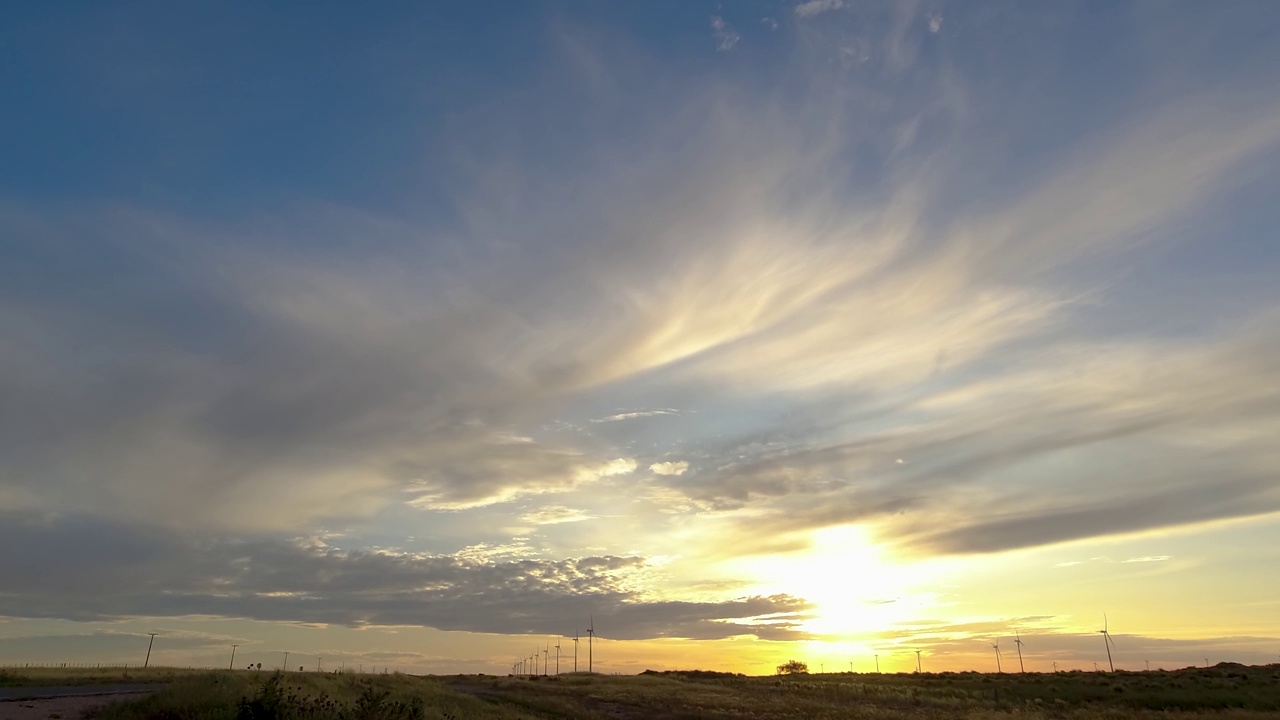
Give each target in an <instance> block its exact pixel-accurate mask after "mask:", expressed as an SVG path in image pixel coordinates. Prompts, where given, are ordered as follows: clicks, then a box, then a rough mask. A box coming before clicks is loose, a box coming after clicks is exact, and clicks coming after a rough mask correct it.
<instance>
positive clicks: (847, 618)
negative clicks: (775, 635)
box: [734, 525, 932, 643]
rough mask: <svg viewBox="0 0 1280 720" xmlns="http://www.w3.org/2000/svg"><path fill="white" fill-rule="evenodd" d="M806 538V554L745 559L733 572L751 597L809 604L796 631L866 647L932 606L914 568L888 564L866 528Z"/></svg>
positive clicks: (820, 532) (833, 530) (854, 527)
mask: <svg viewBox="0 0 1280 720" xmlns="http://www.w3.org/2000/svg"><path fill="white" fill-rule="evenodd" d="M810 539H811V544H810V547H809V548H808V550H805V551H802V552H797V553H786V554H777V555H765V556H756V557H752V558H745V559H742V560H739V561H737V562H736V565H735V568H734V569H735V570H737V571H738V572H740V573H742V574H743V575H745V576H747V577H749V578H751V579H752V580H754V581H755V584H754V585H753V586H752V592H758V593H761V594H774V593H786V594H788V595H794V596H796V597H800V598H803V599H805V600H808V601H809V602H811V603H813V605H814V613H813V616H812V617H811V618H809V619H808V620H806V621H805V622H804V623H803V625H802V626H801V628H800V629H802V630H804V631H806V632H809V633H812V634H814V635H818V636H821V637H822V638H824V639H825V640H826V641H828V642H848V641H857V642H859V643H866V642H870V641H874V639H875V638H877V637H879V636H881V635H882V634H883V633H886V632H887V631H889V630H891V628H892V627H893V626H895V625H896V624H898V623H902V622H904V621H907V620H910V619H912V618H914V617H919V613H920V612H921V610H923V609H924V607H925V606H927V605H929V604H931V601H932V595H931V594H929V593H920V592H917V587H918V584H919V580H920V578H919V575H920V573H919V571H918V569H917V568H914V567H911V566H909V565H904V564H897V563H894V562H892V561H890V560H889V559H887V558H886V557H885V555H884V553H883V551H882V550H881V548H880V547H879V546H878V545H877V544H876V543H875V542H874V540H873V539H872V537H871V533H870V531H869V530H868V529H867V528H866V527H863V526H860V525H841V526H837V527H830V528H824V529H821V530H816V531H813V532H812V533H811V535H810Z"/></svg>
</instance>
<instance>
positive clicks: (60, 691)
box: [0, 683, 163, 702]
mask: <svg viewBox="0 0 1280 720" xmlns="http://www.w3.org/2000/svg"><path fill="white" fill-rule="evenodd" d="M161 687H163V686H162V685H156V684H155V683H151V684H149V685H139V684H135V685H64V686H60V687H7V688H0V702H4V701H6V700H32V699H36V698H61V697H85V696H88V695H124V694H126V693H129V694H131V693H149V692H155V691H156V690H159V689H160V688H161Z"/></svg>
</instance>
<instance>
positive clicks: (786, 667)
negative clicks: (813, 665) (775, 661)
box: [778, 660, 809, 675]
mask: <svg viewBox="0 0 1280 720" xmlns="http://www.w3.org/2000/svg"><path fill="white" fill-rule="evenodd" d="M808 672H809V666H808V665H807V664H805V663H802V662H800V661H799V660H788V661H787V662H785V663H783V664H782V665H779V666H778V674H779V675H799V674H802V673H808Z"/></svg>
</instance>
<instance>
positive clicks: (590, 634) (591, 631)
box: [587, 614, 596, 672]
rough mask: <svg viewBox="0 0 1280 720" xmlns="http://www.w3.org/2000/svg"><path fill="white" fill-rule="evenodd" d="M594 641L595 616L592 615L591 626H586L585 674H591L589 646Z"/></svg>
mask: <svg viewBox="0 0 1280 720" xmlns="http://www.w3.org/2000/svg"><path fill="white" fill-rule="evenodd" d="M595 639H596V616H595V615H594V614H592V615H591V624H590V625H588V626H587V672H592V669H591V668H592V663H591V660H592V655H591V645H592V641H593V640H595Z"/></svg>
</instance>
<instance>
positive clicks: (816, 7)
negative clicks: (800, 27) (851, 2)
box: [794, 0, 844, 18]
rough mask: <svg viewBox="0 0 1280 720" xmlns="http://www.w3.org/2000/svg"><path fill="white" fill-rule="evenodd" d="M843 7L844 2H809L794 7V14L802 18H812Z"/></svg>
mask: <svg viewBox="0 0 1280 720" xmlns="http://www.w3.org/2000/svg"><path fill="white" fill-rule="evenodd" d="M842 7H844V0H809V1H808V2H803V3H800V4H799V5H796V6H795V9H794V12H795V14H796V15H798V16H799V17H802V18H807V17H813V16H814V15H820V14H822V13H824V12H830V11H832V10H839V9H840V8H842Z"/></svg>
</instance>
